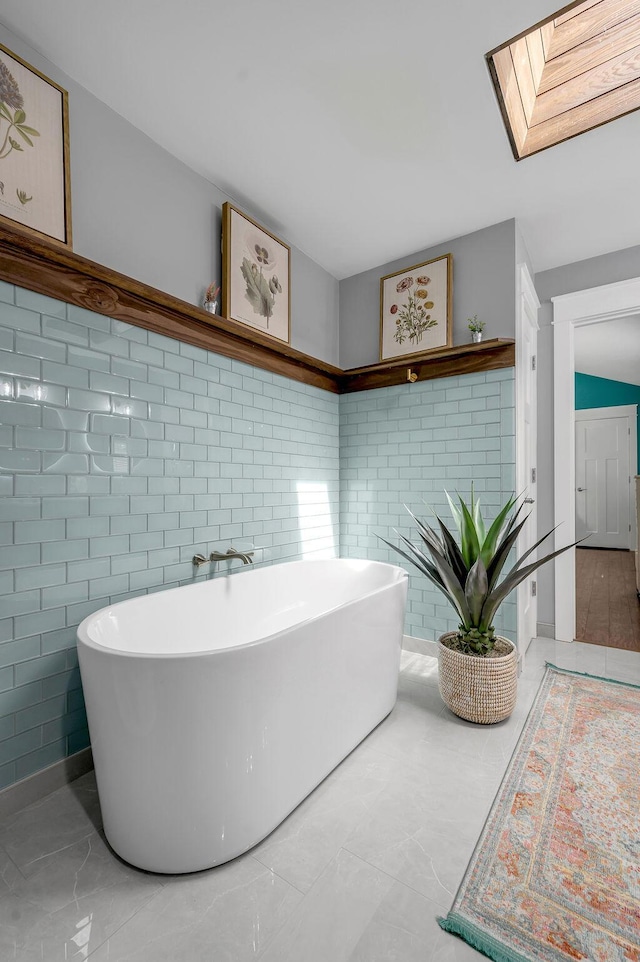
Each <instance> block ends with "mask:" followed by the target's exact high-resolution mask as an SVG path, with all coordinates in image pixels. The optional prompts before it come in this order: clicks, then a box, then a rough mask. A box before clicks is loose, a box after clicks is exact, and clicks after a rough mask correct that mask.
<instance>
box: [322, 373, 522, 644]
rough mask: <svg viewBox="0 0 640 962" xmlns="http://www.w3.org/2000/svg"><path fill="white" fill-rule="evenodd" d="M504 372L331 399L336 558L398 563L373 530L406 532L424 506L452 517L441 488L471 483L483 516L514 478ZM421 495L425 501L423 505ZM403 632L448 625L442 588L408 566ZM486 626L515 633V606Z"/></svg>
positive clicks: (428, 633) (453, 622)
mask: <svg viewBox="0 0 640 962" xmlns="http://www.w3.org/2000/svg"><path fill="white" fill-rule="evenodd" d="M513 386H514V371H513V369H512V368H508V369H504V370H498V371H489V372H487V373H485V374H465V375H461V376H458V377H450V378H441V379H437V380H432V381H422V382H417V383H415V384H407V385H399V386H397V387H391V388H380V389H377V390H373V391H363V392H362V393H359V394H347V395H343V396H342V397H341V398H340V465H341V471H340V489H341V494H340V544H341V551H342V555H343V556H344V557H366V558H375V559H377V560H380V561H392V562H394V563H396V564H398V563H401V560H402V559H400V557H399V556H398V555H396V554H394V553H393V552H392V551H391V550H390V549H389V548H387V547H386V545H384V544H383V543H382V542H381V541H380V538H379V537H378V536H379V535H381V536H382V537H385V538H388V539H389V540H394V539H395V538H396V535H395V533H394V528H396V529H397V530H398V531H399V532H401V533H402V534H404V535H407V536H411V519H410V518H409V516H408V514H407V512H406V511H405V509H404V507H403V505H404V504H406V505H407V506H408V507H409V508H410V509H411V510H412V511H413V513H414V514H416V515H418V516H420V515H425V516H427V517H431V519H432V520H433V516H432V515H430V511H429V508H430V507H432V508H433V509H434V510H435V511H436V512H437V513H438V514H439V515H441V517H442V518H443V520H444V521H445V523H446V522H447V521H448V522H449V523H452V519H451V515H450V511H449V508H448V505H447V500H446V495H445V489H446V490H448V491H449V492H450V493H451V494H452V495H453V494H455V492H459V493H460V494H462V495H463V496H465V497H468V495H469V494H470V491H471V482H472V481H473V484H474V490H475V492H476V494H478V495H480V497H481V503H482V504H483V505H484V508H485V517H487V518H489V519H493V517H494V516H495V514H496V513H497V510H498V508H499V506H500V505H501V504H502V503H503V502H504V501H505V500H506V498H507V497H508V496H509V495H510V494H512V493H513V490H514V485H515V437H514V391H513ZM424 502H426V503H427V504H426V505H425V503H424ZM405 567H406V568H407V570H408V571H409V578H410V580H409V598H408V604H407V614H406V620H405V633H406V634H408V635H412V636H414V637H417V638H426V639H429V640H435V639H436V638H437V637H438V636H439V635H441V634H442V633H443V632H445V631H452V630H455V629H456V628H457V627H458V621H457V619H456V617H455V613H454V612H453V610H452V609H451V608H450V607H449V605H448V604H447V602H446V600H445V598H444V596H443V595H442V594H441V593H440V592H439V591H438V590H437V589H436V588H434V587H432V586H430V585H429V584H428V582H427V580H426V578H424V577H423V576H421V575H420V573H419V572H418V571H417V570H416V569H415V568H412V567H411V566H410V565H408V564H407V565H405ZM496 629H497V630H499V631H501V632H502V633H503V634H505V635H506V636H507V637H510V638H512V639H514V640H515V629H516V604H515V595H512V596H511V597H510V598H509V599H508V601H507V602H506V603H505V604H504V605H503V606H502V609H501V612H500V613H499V616H498V618H497V619H496Z"/></svg>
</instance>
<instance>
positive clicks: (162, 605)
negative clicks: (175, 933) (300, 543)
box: [78, 560, 407, 873]
mask: <svg viewBox="0 0 640 962" xmlns="http://www.w3.org/2000/svg"><path fill="white" fill-rule="evenodd" d="M406 594H407V575H406V572H405V571H404V570H403V569H402V568H398V567H396V566H394V565H388V564H382V563H379V562H374V561H358V560H336V561H294V562H291V563H287V564H280V565H275V566H273V567H268V568H262V569H258V570H251V571H243V572H241V573H238V574H234V575H231V576H227V577H222V578H215V579H213V580H208V581H205V582H200V583H198V584H194V585H189V586H187V587H182V588H174V589H170V590H167V591H163V592H159V593H157V594H152V595H148V596H145V597H139V598H134V599H131V600H130V601H124V602H121V603H120V604H116V605H113V606H112V607H110V608H103V609H102V610H101V611H98V612H96V613H95V614H93V615H90V616H89V617H88V618H85V620H84V621H83V622H82V624H81V625H80V626H79V628H78V653H79V660H80V670H81V674H82V683H83V687H84V693H85V700H86V705H87V714H88V717H89V730H90V733H91V746H92V749H93V757H94V763H95V770H96V778H97V782H98V793H99V796H100V804H101V807H102V815H103V822H104V830H105V833H106V836H107V838H108V840H109V842H110V844H111V845H112V847H113V848H114V849H115V851H116V852H117V853H118V854H119V855H121V856H122V858H123V859H125V860H126V861H127V862H130V863H132V864H133V865H136V866H138V867H140V868H143V869H147V870H149V871H152V872H166V873H174V872H175V873H178V872H193V871H196V870H198V869H204V868H209V867H211V866H213V865H218V864H219V863H221V862H226V861H227V860H228V859H231V858H234V857H235V856H236V855H240V854H241V853H242V852H246V851H247V849H249V848H251V847H252V846H253V845H255V844H256V843H257V842H259V841H260V840H261V839H262V838H264V837H265V836H266V835H268V834H269V832H271V831H272V830H273V829H274V828H275V827H276V826H277V825H279V824H280V822H281V821H282V820H283V819H284V818H285V817H286V816H287V815H288V814H289V813H290V812H291V811H292V810H293V809H294V808H295V807H296V806H297V805H298V804H299V803H300V802H301V801H302V799H303V798H305V797H306V796H307V795H308V794H309V792H311V791H312V790H313V789H314V788H315V787H316V785H318V784H319V782H321V781H322V779H323V778H324V777H325V776H326V775H328V774H329V772H330V771H331V770H332V769H333V768H335V766H336V765H337V764H338V763H339V762H340V761H341V760H342V759H343V758H344V757H345V756H346V755H348V753H349V752H350V751H351V750H352V749H353V748H355V746H356V745H357V744H358V743H359V742H360V741H361V740H362V739H363V738H364V737H365V736H366V735H367V734H368V733H369V732H370V731H371V730H372V729H373V728H374V727H375V726H376V725H377V724H378V722H380V721H381V720H382V719H383V718H384V717H385V716H386V715H387V714H388V713H389V712H390V711H391V709H392V708H393V706H394V704H395V701H396V694H397V685H398V667H399V660H400V649H401V642H402V630H403V619H404V607H405V601H406Z"/></svg>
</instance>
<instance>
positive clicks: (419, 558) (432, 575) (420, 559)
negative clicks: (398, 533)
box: [378, 535, 444, 589]
mask: <svg viewBox="0 0 640 962" xmlns="http://www.w3.org/2000/svg"><path fill="white" fill-rule="evenodd" d="M378 537H379V538H380V540H381V541H384V543H385V544H386V545H388V547H389V548H393V550H394V551H395V552H396V553H397V554H399V555H401V556H402V557H403V558H404V559H405V561H408V562H409V564H411V565H414V567H416V568H417V569H418V571H420V572H422V574H423V575H426V577H427V578H429V580H430V581H432V582H433V583H434V584H435V585H437V587H438V588H440V589H443V588H444V584H443V582H442V579H441V577H440V575H439V574H438V569H437V568H436V567H435V565H434V564H432V563H431V562H430V561H428V560H427V559H426V558H425V557H424V555H422V554H421V553H420V552H418V554H417V555H416V554H415V552H412V553H408V552H406V551H403V549H402V548H401V547H400V546H399V545H397V544H394V543H393V541H387V539H386V538H383V537H382V535H379V536H378ZM411 548H413V545H411Z"/></svg>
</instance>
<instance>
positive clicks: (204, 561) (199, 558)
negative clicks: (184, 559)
mask: <svg viewBox="0 0 640 962" xmlns="http://www.w3.org/2000/svg"><path fill="white" fill-rule="evenodd" d="M191 561H192V562H193V564H194V565H195V566H196V568H199V567H200V565H208V564H210V562H211V558H205V556H204V555H203V554H194V556H193V558H192V559H191Z"/></svg>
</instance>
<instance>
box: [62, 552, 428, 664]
mask: <svg viewBox="0 0 640 962" xmlns="http://www.w3.org/2000/svg"><path fill="white" fill-rule="evenodd" d="M333 560H335V561H342V560H344V561H369V559H367V558H344V559H342V558H336V559H333ZM297 563H300V562H296V561H292V562H283V564H297ZM370 564H372V565H376V566H377V565H384V566H385V567H387V568H395V569H396V571H397V572H400V573H401V575H403V576H404V577H402V576H400V577H398V579H397V580H396V581H389V582H388V583H387V584H384V585H379V586H378V587H377V588H374V589H373V590H372V591H369V592H367V593H366V594H362V595H357V596H355V597H354V598H349V599H348V600H347V601H343V602H341V603H340V604H337V605H333V607H328V608H325V609H323V610H322V612H320V614H315V615H313V616H312V617H310V618H305V619H303V620H302V621H296V622H295V623H294V624H293V625H289V626H288V627H286V628H282V629H280V630H279V631H275V632H273V633H272V634H270V635H263V636H262V637H260V638H254V639H252V640H251V641H246V642H244V643H243V644H239V645H238V644H236V645H227V646H225V647H223V648H203V649H200V650H198V651H170V652H155V651H130V650H127V649H123V648H112V647H111V646H110V645H101V644H100V643H99V642H97V641H94V640H93V639H92V638H90V637H89V633H88V628H87V626H88V624H89V622H91V621H92V620H93V619H94V618H96V616H98V615H100V614H102V613H103V612H110V611H113V610H114V609H116V608H119V607H120V606H121V605H126V604H128V603H129V602H131V601H138V600H143V599H145V598H150V597H152V595H138V596H136V597H135V598H125V599H124V601H118V602H116V604H115V605H105V606H104V607H103V608H99V609H98V610H97V611H94V612H92V614H90V615H87V617H86V618H84V619H83V620H82V621H81V622H80V624H79V625H78V628H77V631H76V634H77V638H78V640H79V641H80V642H82V644H83V645H84V646H85V647H86V648H91V649H92V650H94V651H97V652H103V653H106V654H112V655H113V656H114V657H116V658H136V659H144V660H153V661H156V660H161V661H170V660H174V661H181V660H182V659H184V658H208V657H212V656H215V655H218V654H223V653H225V652H230V651H243V650H248V649H252V648H256V647H257V646H259V645H265V644H267V643H268V642H272V641H276V640H277V639H278V638H281V637H283V636H285V635H288V634H290V633H291V632H292V631H294V630H297V629H299V628H302V627H303V626H305V625H308V624H310V623H311V622H314V621H319V620H320V619H322V618H325V617H326V616H327V615H330V614H333V613H334V612H338V611H341V610H342V609H343V608H347V607H349V605H353V604H354V603H355V602H360V601H366V600H368V599H369V598H373V597H375V596H376V595H378V594H380V593H381V592H383V591H388V590H389V588H393V587H395V586H396V585H398V584H402V583H403V582H404V581H407V580H408V578H409V575H408V573H407V571H406V570H405V569H404V568H403V567H401V566H400V565H396V564H391V563H390V562H386V561H370ZM270 567H277V565H271V566H270ZM253 570H254V571H256V570H261V569H253ZM243 573H244V572H242V571H239V572H234V573H233V574H228V575H223V576H222V577H220V576H218V577H217V578H215V579H213V578H212V579H210V580H211V581H214V580H215V582H216V583H218V582H220V581H224V580H227V579H229V578H236V577H238V576H241V575H242V574H243ZM246 573H247V574H248V573H249V572H246ZM206 583H207V582H205V581H200V582H197V584H189V585H178V586H177V587H175V588H166V589H164V590H162V591H161V592H153V594H160V593H162V594H169V593H170V592H172V591H184V590H189V589H190V588H196V587H200V586H201V585H203V584H206Z"/></svg>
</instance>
